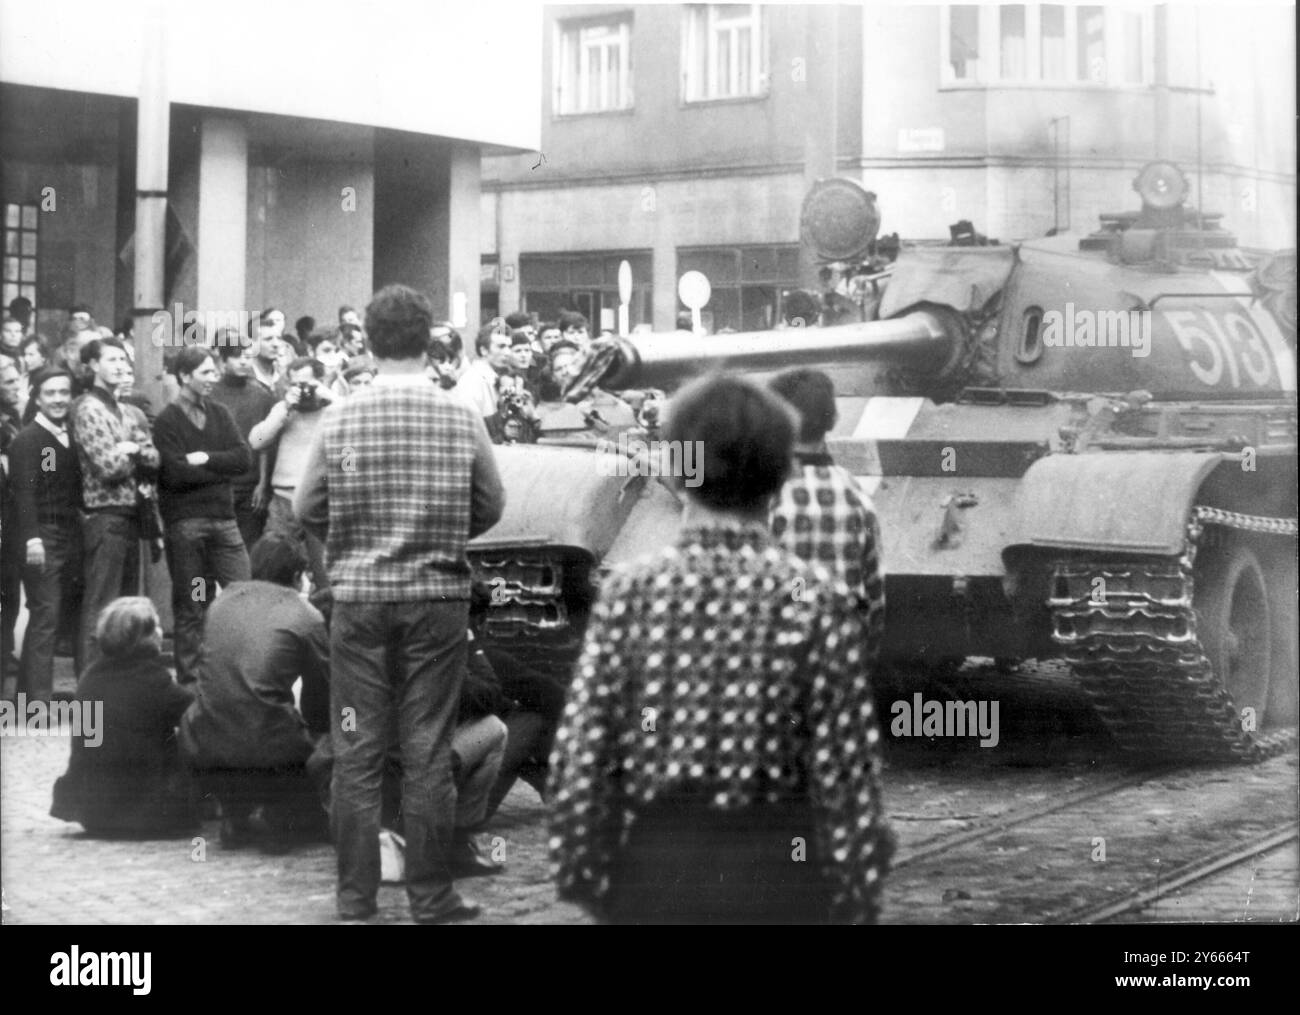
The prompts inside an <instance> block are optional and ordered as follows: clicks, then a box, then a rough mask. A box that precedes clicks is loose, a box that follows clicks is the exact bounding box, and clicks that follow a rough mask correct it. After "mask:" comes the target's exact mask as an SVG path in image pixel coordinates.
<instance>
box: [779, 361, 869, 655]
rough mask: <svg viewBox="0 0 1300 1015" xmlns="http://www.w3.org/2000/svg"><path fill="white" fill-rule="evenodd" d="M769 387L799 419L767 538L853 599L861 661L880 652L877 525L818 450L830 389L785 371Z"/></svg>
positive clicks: (865, 502) (849, 479)
mask: <svg viewBox="0 0 1300 1015" xmlns="http://www.w3.org/2000/svg"><path fill="white" fill-rule="evenodd" d="M771 388H772V390H773V391H775V392H776V393H777V394H778V395H780V396H781V397H782V398H783V399H785V400H786V401H787V402H789V403H790V404H791V405H792V406H794V408H795V410H796V411H797V412H798V413H799V419H800V429H799V439H798V441H797V442H796V443H795V448H794V453H795V465H796V471H795V474H794V476H793V477H792V478H790V479H789V480H787V481H786V484H785V486H784V487H783V488H782V490H781V495H780V498H779V499H778V500H777V502H776V504H775V506H774V507H773V509H772V515H771V523H772V535H773V536H774V537H775V538H776V541H777V542H778V543H780V544H781V545H782V546H784V547H785V548H786V549H788V550H790V551H791V552H792V553H794V554H796V555H797V556H799V557H802V558H803V559H804V560H807V561H811V562H814V563H818V564H821V565H822V566H823V567H825V568H826V569H827V570H828V571H830V573H831V574H832V575H833V576H834V577H835V578H838V579H840V580H841V581H843V582H844V583H845V584H846V585H848V587H849V588H850V589H851V590H852V591H853V593H854V594H855V595H857V596H858V597H859V605H860V607H861V609H862V613H863V619H864V624H865V629H866V636H867V656H866V658H867V662H868V664H871V663H874V661H875V659H876V656H877V655H878V653H879V651H880V642H881V637H882V635H883V633H884V625H885V583H884V578H883V576H882V574H881V571H880V524H879V522H877V520H876V512H875V508H874V507H873V506H872V503H871V498H870V497H868V496H867V494H866V492H865V491H864V490H863V489H862V488H861V487H860V486H858V483H857V481H856V480H855V479H854V478H853V476H852V475H851V474H850V473H849V471H848V470H847V469H844V468H841V467H840V466H838V465H836V464H835V462H834V460H833V459H832V458H831V456H830V455H829V454H828V453H827V451H826V434H827V433H829V432H830V430H831V428H832V427H833V426H834V425H835V420H836V409H835V387H834V385H833V384H832V383H831V379H830V378H829V377H827V376H826V375H825V374H824V373H822V372H821V371H818V370H787V371H786V372H785V373H783V374H780V375H778V376H777V377H775V378H774V379H773V380H772V383H771Z"/></svg>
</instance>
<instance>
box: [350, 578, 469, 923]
mask: <svg viewBox="0 0 1300 1015" xmlns="http://www.w3.org/2000/svg"><path fill="white" fill-rule="evenodd" d="M468 620H469V603H468V602H467V601H461V602H409V603H350V602H336V603H335V604H334V615H333V617H332V620H331V623H330V706H331V712H332V713H333V714H332V716H331V720H332V726H333V742H334V743H333V746H334V774H333V783H332V798H333V801H332V807H331V814H330V818H331V825H332V829H333V832H334V843H335V847H336V848H337V850H338V867H339V884H338V909H339V915H340V916H344V917H348V916H358V915H363V914H367V913H369V912H371V911H372V910H373V908H374V906H375V897H376V895H377V893H378V891H379V829H380V800H381V789H382V783H383V775H384V758H385V755H386V754H387V752H388V745H389V734H390V730H391V726H390V723H391V717H392V714H393V712H394V710H395V711H396V714H397V735H398V741H399V747H400V750H401V755H402V824H403V831H404V832H405V834H406V894H407V897H408V899H409V900H410V904H411V915H412V917H414V918H415V919H416V920H422V919H431V918H434V917H437V916H440V915H442V914H443V913H445V912H447V911H448V910H451V909H453V908H455V907H456V906H457V905H458V904H459V897H458V896H457V894H456V890H455V886H454V885H453V884H452V877H451V870H450V868H449V866H448V855H449V851H450V848H451V845H452V834H453V827H454V824H455V817H456V790H455V786H454V785H453V783H452V768H451V740H452V734H453V732H454V731H455V728H456V713H457V708H458V705H459V701H460V690H461V684H462V683H463V682H464V676H465V668H466V665H467V662H468V658H467V657H468V653H467V644H468V643H467V639H466V637H465V632H466V628H467V625H468Z"/></svg>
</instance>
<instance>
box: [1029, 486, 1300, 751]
mask: <svg viewBox="0 0 1300 1015" xmlns="http://www.w3.org/2000/svg"><path fill="white" fill-rule="evenodd" d="M1207 525H1216V526H1223V527H1225V528H1228V529H1237V530H1240V531H1247V532H1254V533H1264V534H1269V535H1277V536H1283V537H1287V536H1289V537H1292V538H1294V537H1295V535H1296V532H1297V526H1296V520H1295V519H1294V518H1289V519H1288V518H1265V517H1261V516H1257V515H1243V514H1238V513H1236V512H1230V511H1223V510H1220V509H1218V508H1206V507H1198V508H1196V509H1194V511H1193V512H1192V517H1191V519H1190V521H1189V523H1188V529H1187V541H1186V543H1185V544H1184V551H1183V553H1182V555H1181V556H1180V557H1178V558H1165V557H1161V558H1148V559H1146V560H1143V559H1130V560H1114V561H1066V562H1061V563H1059V564H1058V565H1057V566H1056V568H1055V570H1054V573H1053V581H1052V594H1051V596H1050V597H1049V598H1048V600H1047V605H1048V607H1049V608H1050V610H1051V612H1052V638H1053V641H1055V642H1056V644H1058V645H1060V646H1061V648H1062V652H1063V655H1064V658H1065V660H1066V661H1067V662H1068V663H1069V664H1070V666H1071V668H1072V669H1073V670H1074V672H1075V674H1076V675H1077V676H1078V678H1079V680H1080V682H1081V684H1082V686H1083V689H1084V691H1085V692H1086V693H1087V694H1088V696H1089V698H1090V699H1091V700H1092V704H1093V707H1094V708H1095V709H1096V711H1097V713H1098V714H1099V716H1100V717H1101V719H1102V721H1103V722H1104V723H1105V724H1106V726H1107V727H1108V728H1109V729H1110V732H1111V733H1112V735H1113V736H1114V737H1115V739H1116V740H1117V741H1118V742H1119V744H1120V746H1121V747H1122V748H1123V749H1125V750H1127V751H1131V752H1134V753H1137V754H1142V755H1146V756H1148V757H1152V758H1161V759H1175V758H1177V759H1183V760H1191V761H1216V762H1221V761H1237V762H1247V763H1255V762H1259V761H1263V760H1264V759H1266V758H1270V757H1274V756H1276V755H1277V754H1280V753H1283V752H1285V751H1287V750H1289V749H1290V748H1291V747H1292V746H1293V745H1294V744H1295V743H1296V741H1297V730H1296V729H1295V728H1294V727H1292V728H1289V729H1282V730H1278V731H1276V732H1273V733H1270V734H1259V733H1257V732H1253V731H1247V730H1244V729H1243V728H1242V726H1243V723H1242V720H1241V716H1240V715H1239V714H1238V712H1237V709H1236V708H1235V707H1234V706H1233V703H1232V699H1231V698H1230V697H1229V695H1228V692H1227V689H1226V688H1225V687H1224V686H1223V683H1222V682H1221V681H1220V679H1219V678H1218V677H1217V676H1216V675H1215V674H1214V672H1213V670H1212V667H1211V665H1210V662H1209V660H1208V659H1207V658H1206V656H1205V653H1204V652H1203V651H1202V649H1201V645H1200V642H1199V641H1198V640H1197V636H1196V614H1195V610H1194V608H1193V599H1192V594H1193V574H1192V565H1193V563H1194V561H1195V558H1196V549H1197V545H1198V542H1199V540H1200V537H1201V534H1202V533H1203V531H1204V529H1205V527H1206V526H1207ZM1096 578H1102V579H1104V581H1103V582H1102V583H1101V584H1100V585H1099V586H1098V585H1097V584H1096V583H1095V581H1094V580H1095V579H1096Z"/></svg>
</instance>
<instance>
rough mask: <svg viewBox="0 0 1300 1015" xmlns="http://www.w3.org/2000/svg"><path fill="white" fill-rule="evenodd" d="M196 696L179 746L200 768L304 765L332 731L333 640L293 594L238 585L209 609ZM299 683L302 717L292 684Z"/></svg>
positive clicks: (272, 587)
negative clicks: (317, 742)
mask: <svg viewBox="0 0 1300 1015" xmlns="http://www.w3.org/2000/svg"><path fill="white" fill-rule="evenodd" d="M198 671H199V672H198V684H197V687H198V694H197V697H196V698H195V700H194V704H193V705H191V706H190V708H189V711H187V712H186V713H185V717H184V719H182V721H181V732H180V742H181V748H182V750H183V751H184V753H185V756H186V758H187V760H188V761H189V762H190V763H191V764H192V765H193V766H194V767H195V768H199V769H222V768H255V769H262V768H267V769H270V768H281V767H292V766H295V765H300V764H303V763H304V762H306V760H307V758H308V757H309V756H310V755H311V752H312V749H313V747H314V745H315V736H313V733H315V734H316V735H320V734H323V733H326V732H328V730H329V636H328V635H327V634H326V632H325V621H324V619H323V618H322V617H321V615H320V613H319V612H318V611H317V610H316V609H315V608H313V607H311V606H309V605H307V604H306V603H304V602H303V601H302V599H301V598H300V597H299V595H298V593H297V592H295V591H294V590H293V589H291V588H288V587H286V586H284V585H275V584H272V583H271V582H264V581H244V582H234V583H232V584H231V585H230V587H229V588H227V589H226V590H225V591H224V592H222V593H221V595H219V596H218V597H217V598H216V599H215V600H213V603H212V605H211V606H210V607H209V608H208V613H207V618H206V621H205V624H204V632H203V658H202V660H201V662H200V664H199V667H198ZM299 677H302V682H303V690H302V712H299V711H298V709H297V708H296V707H295V706H294V702H293V685H294V682H295V681H296V680H297V679H298V678H299Z"/></svg>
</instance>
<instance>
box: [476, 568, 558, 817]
mask: <svg viewBox="0 0 1300 1015" xmlns="http://www.w3.org/2000/svg"><path fill="white" fill-rule="evenodd" d="M489 603H490V595H489V593H488V592H487V590H486V589H485V587H484V586H483V585H482V584H481V583H476V584H475V585H474V587H473V595H472V598H471V602H470V614H471V616H472V617H473V618H474V619H475V620H476V621H477V620H479V619H481V618H482V617H483V616H484V614H485V613H486V611H487V610H488V609H489V608H490V606H489ZM564 694H565V687H564V685H563V684H561V683H560V682H559V681H558V680H555V679H554V678H552V677H549V676H547V675H546V674H545V673H542V672H540V671H538V670H535V669H533V668H532V667H530V666H527V665H525V664H524V663H522V662H520V661H519V660H518V659H516V658H515V657H514V656H513V655H511V654H510V653H509V652H506V651H504V650H502V649H499V648H494V647H489V646H483V645H482V643H480V642H478V641H476V640H475V639H474V635H473V632H472V631H471V632H470V644H469V672H468V673H467V674H466V677H465V690H464V691H462V692H461V715H462V719H463V718H464V716H465V713H466V709H470V710H471V711H472V710H474V709H478V710H479V711H483V710H486V711H490V712H491V713H493V714H494V715H495V716H497V717H498V718H500V719H501V720H503V721H504V723H505V730H506V734H507V736H506V742H505V751H504V752H503V754H502V756H501V763H500V771H499V772H498V774H497V777H496V781H495V783H494V784H493V785H492V789H491V792H490V793H489V794H488V798H487V808H486V810H485V812H484V814H483V820H484V821H486V820H488V819H489V818H491V817H492V815H493V814H495V813H496V811H497V808H498V807H499V806H501V801H502V800H504V799H505V798H506V794H507V793H509V792H510V789H511V787H513V786H514V784H515V782H516V781H517V780H520V779H522V780H523V781H524V782H526V783H528V785H530V786H532V787H533V789H535V790H536V791H537V795H538V796H540V797H543V799H544V798H545V793H544V790H545V787H546V774H547V768H546V764H547V758H548V757H549V756H550V753H551V741H552V740H553V739H554V737H555V729H556V727H557V726H558V725H559V722H560V716H561V714H562V713H563V711H564ZM476 702H477V704H476ZM457 733H458V734H459V731H457Z"/></svg>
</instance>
